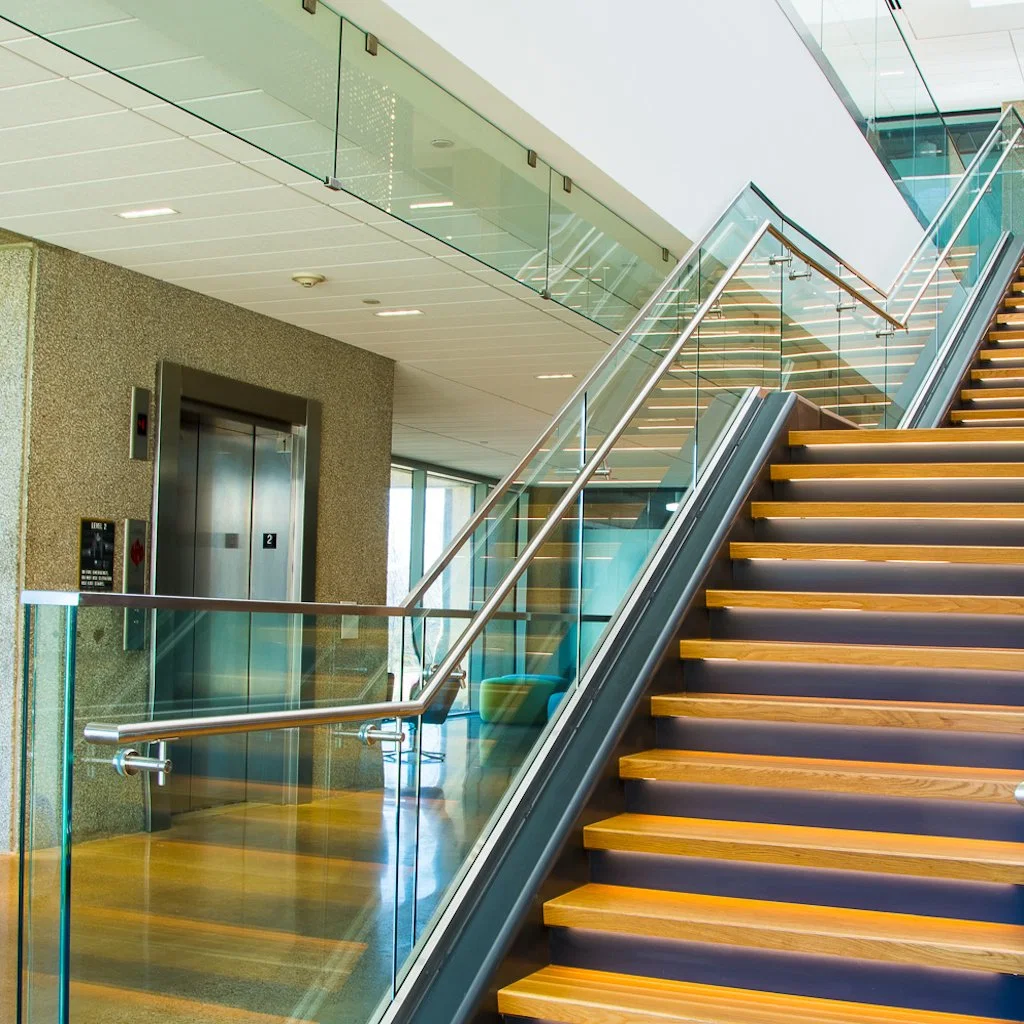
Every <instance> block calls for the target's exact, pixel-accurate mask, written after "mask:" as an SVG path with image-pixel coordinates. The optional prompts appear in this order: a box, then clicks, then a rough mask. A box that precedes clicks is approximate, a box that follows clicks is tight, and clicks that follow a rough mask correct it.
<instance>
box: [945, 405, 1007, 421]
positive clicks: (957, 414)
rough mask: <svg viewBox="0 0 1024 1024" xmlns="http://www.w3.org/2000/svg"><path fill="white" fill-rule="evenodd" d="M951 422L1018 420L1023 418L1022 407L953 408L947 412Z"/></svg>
mask: <svg viewBox="0 0 1024 1024" xmlns="http://www.w3.org/2000/svg"><path fill="white" fill-rule="evenodd" d="M949 418H950V420H952V422H953V423H977V422H979V421H981V420H999V421H1008V420H1019V419H1022V418H1024V409H1013V408H1007V407H1005V406H1004V407H1002V408H1001V409H954V410H953V411H952V412H951V413H950V414H949Z"/></svg>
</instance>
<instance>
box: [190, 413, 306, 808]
mask: <svg viewBox="0 0 1024 1024" xmlns="http://www.w3.org/2000/svg"><path fill="white" fill-rule="evenodd" d="M178 480H179V488H178V498H179V500H178V515H177V522H178V524H179V550H180V552H181V556H182V559H183V563H184V564H183V565H182V570H183V571H182V574H181V579H182V581H183V585H184V588H185V590H186V592H187V593H190V594H192V595H194V596H196V597H219V598H235V599H243V600H245V599H254V600H279V601H286V600H289V599H290V598H291V597H292V596H293V590H294V586H293V579H294V554H295V552H294V550H293V549H294V547H295V546H296V544H295V538H294V532H295V531H294V522H293V519H294V516H293V509H294V508H295V500H294V495H295V492H296V486H297V485H296V480H295V474H294V473H293V466H292V436H291V432H290V430H289V429H288V428H285V427H282V428H281V429H275V428H274V427H272V426H268V425H264V424H256V423H246V422H244V421H243V420H241V419H236V418H234V417H233V416H231V415H229V414H219V413H216V412H213V411H211V410H199V409H194V408H186V409H185V410H184V411H183V413H182V422H181V438H180V446H179V468H178ZM290 618H291V617H290V616H287V615H279V616H278V615H268V614H266V613H261V614H260V615H258V616H251V615H249V614H248V613H245V612H220V611H218V612H206V613H198V614H195V615H194V616H193V617H192V618H191V621H190V624H189V627H188V629H187V634H189V635H185V636H179V637H178V638H177V640H176V643H177V644H178V645H180V647H182V648H183V654H184V655H185V656H184V658H179V659H178V666H179V669H178V680H177V685H176V686H175V690H176V693H175V698H176V703H178V704H179V706H180V705H181V704H185V705H186V706H187V708H188V712H187V713H188V714H191V715H216V714H232V713H239V712H249V711H260V710H270V709H278V708H286V707H292V706H295V703H296V700H297V693H296V686H295V680H296V678H297V675H298V673H297V672H296V666H295V665H293V664H292V658H291V656H290V653H289V652H290V651H291V650H293V649H294V645H292V644H290V643H289V642H288V636H289V632H288V631H289V625H290V623H289V620H290ZM179 710H181V709H180V707H179ZM171 756H172V759H173V760H174V763H175V771H174V773H173V775H172V778H173V780H174V782H173V792H172V794H170V795H171V797H172V800H171V805H172V811H174V812H179V813H180V812H182V811H186V810H199V809H202V808H208V807H215V806H218V805H221V804H225V803H234V802H238V801H242V800H252V799H257V800H260V799H264V800H283V799H288V793H289V790H290V788H291V787H292V786H294V780H295V760H296V752H295V750H294V749H293V737H292V735H291V734H290V733H287V732H284V731H275V732H264V733H253V734H251V735H245V734H237V735H228V736H214V737H209V738H207V739H193V740H192V741H191V742H188V743H186V742H181V743H176V744H173V745H172V751H171Z"/></svg>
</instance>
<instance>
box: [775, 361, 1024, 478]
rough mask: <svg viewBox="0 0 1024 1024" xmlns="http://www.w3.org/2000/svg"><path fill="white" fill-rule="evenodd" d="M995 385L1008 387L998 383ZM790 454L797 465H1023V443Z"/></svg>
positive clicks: (805, 448)
mask: <svg viewBox="0 0 1024 1024" xmlns="http://www.w3.org/2000/svg"><path fill="white" fill-rule="evenodd" d="M1022 377H1024V372H1022ZM998 386H999V387H1008V386H1009V385H1007V384H1006V383H1005V382H1000V383H999V384H998ZM851 436H852V437H857V436H858V435H856V434H853V433H851ZM790 452H791V455H792V460H793V462H800V463H808V462H813V463H822V462H842V463H850V462H853V463H857V462H1024V444H1016V443H1010V444H1006V443H999V444H974V443H950V444H840V445H837V444H825V445H797V446H796V447H794V448H791V449H790Z"/></svg>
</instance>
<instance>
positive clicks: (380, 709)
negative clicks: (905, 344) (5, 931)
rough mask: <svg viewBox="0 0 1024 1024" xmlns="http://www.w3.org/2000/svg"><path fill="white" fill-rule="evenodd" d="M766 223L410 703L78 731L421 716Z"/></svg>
mask: <svg viewBox="0 0 1024 1024" xmlns="http://www.w3.org/2000/svg"><path fill="white" fill-rule="evenodd" d="M775 233H776V232H775V230H774V229H773V226H772V224H771V222H770V221H768V220H766V221H764V222H763V223H762V224H761V225H760V227H759V228H758V229H757V230H756V231H755V232H754V234H753V236H752V237H751V238H750V240H749V241H748V242H747V243H746V245H745V246H744V247H743V249H742V250H741V252H740V253H739V255H738V256H737V257H736V259H735V260H734V261H733V263H732V264H731V265H730V266H729V269H728V270H727V271H726V273H725V274H723V275H722V277H721V278H720V279H719V281H718V282H717V283H716V284H715V286H714V287H713V288H712V289H711V292H710V293H709V294H708V296H707V298H706V299H705V300H704V301H703V302H702V303H701V305H700V306H699V307H698V308H697V310H696V312H695V313H694V315H693V317H692V319H691V320H690V322H689V324H687V326H686V328H685V329H684V330H683V331H682V332H681V333H680V334H679V336H678V337H677V338H676V340H675V341H674V342H673V343H672V345H670V346H669V348H668V350H667V351H666V352H665V354H664V356H663V357H662V360H661V362H660V363H659V365H658V368H657V369H656V370H655V371H654V373H652V374H651V375H650V377H649V378H648V379H647V382H646V383H645V384H644V386H643V387H642V388H641V389H640V391H639V392H638V393H637V394H636V396H634V398H633V400H632V402H630V404H629V407H628V408H627V409H626V411H625V412H624V413H623V414H622V416H621V417H620V418H619V420H618V422H617V423H616V424H615V426H614V427H613V428H612V429H611V430H610V431H609V432H608V434H607V435H606V436H605V439H604V440H603V441H602V442H601V444H600V445H598V447H597V448H596V449H595V450H594V452H593V454H592V455H591V456H590V457H589V458H588V459H587V461H586V463H585V464H584V466H583V467H582V469H581V470H580V472H579V475H578V476H577V477H576V478H575V479H574V480H573V481H572V483H571V484H570V485H569V486H568V487H567V488H566V490H565V491H564V493H563V494H562V496H561V498H560V499H559V501H558V502H557V503H556V504H555V506H554V508H552V510H551V512H550V513H549V515H548V517H547V519H545V521H544V522H543V523H542V524H541V526H540V528H539V529H538V530H537V532H536V533H535V534H534V536H533V537H532V538H531V539H530V541H529V543H528V544H527V545H526V547H525V548H524V549H523V551H522V553H521V554H520V555H519V556H518V557H517V559H516V561H515V562H514V563H513V565H512V567H511V568H510V570H509V571H508V572H507V573H506V574H505V576H504V577H503V578H502V580H501V582H500V583H499V584H498V586H497V587H495V589H494V591H493V592H492V593H491V595H490V596H489V597H488V598H487V600H486V601H485V602H484V603H483V605H482V606H481V607H480V609H479V610H478V611H477V612H476V613H475V614H474V616H473V618H472V619H471V620H470V622H469V624H468V625H467V626H466V628H465V629H464V630H463V631H462V633H460V634H459V637H458V639H457V640H456V641H455V643H454V644H453V646H452V648H451V650H449V652H448V653H447V654H446V655H445V657H444V658H443V659H442V660H441V662H440V663H439V664H438V665H437V667H436V669H435V670H434V671H433V672H432V673H431V676H430V678H429V680H428V681H427V683H426V685H425V686H424V688H423V690H422V691H421V693H420V695H419V696H418V697H417V698H416V699H415V700H405V701H386V702H379V703H372V704H353V705H349V706H342V707H330V708H319V709H316V708H313V709H310V708H297V709H294V710H289V711H263V712H256V713H253V714H237V715H211V716H206V717H201V718H178V719H156V720H152V721H145V722H131V723H125V724H120V725H116V724H110V723H102V722H90V723H89V724H88V725H86V727H85V731H84V735H85V738H86V739H87V740H88V741H89V742H91V743H98V744H115V745H118V744H122V743H129V742H143V741H147V740H148V741H153V740H160V739H184V738H187V737H190V736H213V735H222V734H225V733H236V732H260V731H265V730H268V729H287V728H295V727H297V726H311V725H327V724H331V723H334V722H354V721H366V720H368V719H377V718H388V719H391V718H415V717H418V716H419V715H422V714H423V713H424V712H425V711H426V710H427V709H428V708H429V707H430V706H431V704H433V702H434V701H435V700H436V699H437V697H438V696H439V695H440V693H441V690H442V688H443V687H444V686H445V684H446V683H447V682H448V678H449V676H450V675H451V673H452V672H453V671H454V670H455V668H456V667H457V666H458V664H459V663H460V662H461V661H462V659H463V658H464V657H465V656H466V654H467V653H468V652H469V649H470V647H471V646H472V645H473V643H474V641H475V640H476V639H477V637H478V636H479V635H480V633H481V632H483V630H484V628H485V627H486V625H487V623H488V622H489V621H490V620H491V619H492V618H493V617H494V616H495V614H496V613H497V612H498V609H499V608H500V607H501V605H502V603H503V602H504V601H505V600H506V598H507V597H508V595H509V594H510V593H511V591H512V588H513V587H514V586H515V585H516V583H517V582H518V580H519V578H520V576H522V574H523V573H524V572H525V571H526V568H527V566H528V565H529V564H530V562H532V561H533V558H534V556H535V555H536V554H537V552H538V551H539V550H540V548H541V547H542V546H543V545H544V544H545V543H546V542H547V540H548V538H549V537H550V536H551V534H552V533H553V532H554V530H555V528H556V527H557V526H558V525H559V524H560V523H561V521H562V519H563V517H564V515H565V513H566V512H567V511H568V509H569V507H570V506H571V505H572V503H573V502H574V501H575V500H576V499H577V497H579V495H580V493H581V492H582V491H583V488H584V487H586V485H587V483H588V482H589V481H590V479H591V477H592V476H593V475H594V474H595V473H596V472H597V470H598V468H599V467H600V466H601V464H602V463H603V462H604V460H605V459H606V458H607V456H608V453H609V452H610V451H611V450H612V448H614V447H615V444H616V442H617V441H618V439H619V438H620V437H621V435H622V433H623V432H624V431H625V429H626V427H628V426H629V424H630V423H631V422H632V421H633V418H634V417H635V416H636V414H637V412H639V411H640V409H641V408H643V405H644V403H645V402H646V401H647V400H648V398H649V397H650V396H651V394H652V392H653V391H654V389H655V388H656V387H657V386H658V384H659V383H660V381H661V380H662V378H663V377H664V376H665V374H666V373H667V372H668V371H669V370H670V369H671V368H672V365H673V364H674V363H675V360H676V358H677V357H678V355H679V352H680V350H681V349H682V347H683V345H685V344H686V342H687V341H688V340H689V339H690V337H691V336H692V335H693V333H694V332H695V331H696V330H697V329H698V327H699V326H700V324H701V321H702V320H703V319H704V317H705V315H706V314H707V313H708V311H709V310H710V309H711V307H712V306H713V305H714V304H715V303H716V302H717V301H718V300H719V299H720V298H721V295H722V292H723V291H725V288H726V286H727V285H728V284H729V283H730V281H731V280H732V279H733V277H734V276H735V275H736V274H737V273H738V272H739V270H740V268H741V267H742V266H743V264H744V263H746V261H747V259H748V258H749V257H750V255H751V253H752V252H753V251H754V249H755V248H756V247H757V245H758V243H759V242H760V241H761V239H762V238H764V237H765V236H766V235H768V234H775Z"/></svg>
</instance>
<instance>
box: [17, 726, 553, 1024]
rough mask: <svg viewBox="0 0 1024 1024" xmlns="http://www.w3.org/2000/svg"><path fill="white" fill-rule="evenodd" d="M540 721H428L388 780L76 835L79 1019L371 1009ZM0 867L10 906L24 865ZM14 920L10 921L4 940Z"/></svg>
mask: <svg viewBox="0 0 1024 1024" xmlns="http://www.w3.org/2000/svg"><path fill="white" fill-rule="evenodd" d="M538 731H539V730H538V729H536V728H523V727H504V728H499V729H495V728H493V727H489V726H487V725H484V724H482V723H481V722H480V721H479V719H478V718H477V717H476V716H464V717H456V718H451V719H449V720H448V721H446V722H445V723H444V724H443V725H440V726H430V725H428V726H424V727H423V729H422V731H421V732H420V734H419V735H418V736H416V737H415V743H417V744H418V745H419V746H420V747H421V748H422V750H424V751H427V752H429V753H431V754H434V755H436V756H435V757H432V758H428V759H424V760H423V762H422V763H419V762H418V760H417V759H416V758H414V757H410V756H408V755H406V756H405V757H403V758H402V759H401V760H398V759H393V760H391V761H386V760H384V759H383V756H382V761H381V766H380V769H381V773H380V778H381V779H382V780H383V785H382V786H379V787H377V788H374V789H371V790H352V789H338V790H336V791H333V792H326V791H324V790H322V789H321V790H319V791H314V793H313V799H311V800H310V801H309V802H307V803H302V804H297V805H296V804H292V805H282V804H279V803H258V802H252V801H250V802H248V803H240V804H232V805H228V806H222V807H218V808H216V809H213V810H208V811H200V812H194V813H190V814H186V815H181V816H179V817H177V818H175V819H174V823H173V825H172V827H171V828H170V829H169V830H167V831H163V832H154V833H137V834H132V835H121V836H116V837H108V838H103V839H98V840H94V841H90V842H82V843H78V844H76V845H75V847H74V851H73V858H72V893H73V902H72V935H71V938H72V971H73V983H72V989H71V1020H72V1022H73V1024H106V1022H114V1021H117V1022H120V1021H124V1020H127V1019H131V1020H132V1021H133V1022H142V1024H147V1022H148V1021H150V1020H152V1021H154V1022H155V1021H157V1020H158V1019H159V1021H160V1022H161V1024H179V1022H181V1024H185V1022H189V1024H195V1022H203V1021H211V1022H212V1021H238V1022H253V1024H271V1022H276V1021H281V1022H284V1021H289V1020H307V1021H318V1022H321V1024H364V1022H365V1021H366V1020H367V1019H368V1018H369V1017H370V1016H371V1014H372V1011H373V1009H374V1007H375V1006H376V1005H377V1004H378V1003H379V1001H380V1000H381V999H382V998H386V997H388V996H389V994H390V992H391V989H392V985H393V984H394V980H395V976H396V973H397V972H400V971H401V969H402V966H403V964H404V962H405V960H406V958H407V956H408V954H409V951H410V949H411V947H412V946H413V944H414V942H415V940H416V938H417V937H418V936H420V935H422V934H423V933H424V931H425V929H426V928H427V927H428V925H429V922H430V919H431V917H432V915H433V914H434V913H435V912H436V911H437V910H438V909H439V907H440V906H441V905H442V903H443V899H444V894H445V892H446V890H447V889H448V886H449V883H450V882H451V880H452V878H453V877H454V876H455V874H456V873H457V872H458V870H459V868H460V866H461V864H462V862H463V860H464V858H465V856H466V854H467V852H468V851H469V850H471V848H472V847H473V844H474V843H475V842H477V840H478V839H479V838H480V835H481V831H482V829H483V827H484V825H485V824H486V822H487V819H488V818H489V817H490V815H491V813H492V812H493V811H494V809H495V807H496V806H497V805H498V803H499V802H500V800H501V798H502V796H503V795H504V793H505V790H506V788H507V786H508V783H509V781H510V780H511V779H512V778H513V777H514V775H515V773H516V771H517V770H518V768H519V766H520V764H521V763H522V761H523V758H524V757H525V755H526V754H527V753H528V751H529V749H530V747H531V745H532V743H533V741H534V740H535V738H536V736H537V733H538ZM346 742H348V741H346ZM12 863H13V860H12ZM56 868H57V864H56V856H55V851H53V850H42V851H38V852H37V853H36V854H35V855H34V859H33V861H32V862H31V863H30V865H29V869H30V874H32V875H33V876H34V877H36V878H37V879H39V880H40V883H42V881H43V880H44V879H46V878H51V879H52V878H53V877H54V874H55V870H56ZM3 881H4V883H5V887H4V893H5V895H6V899H7V907H8V908H9V912H8V913H7V914H5V915H4V917H5V921H6V922H12V921H14V920H15V917H16V913H15V907H16V900H15V899H14V896H15V888H16V871H11V870H10V869H9V868H8V871H7V875H6V877H5V878H4V879H3ZM44 889H45V890H46V892H47V893H52V887H51V886H43V885H42V884H40V885H39V887H38V888H37V896H38V898H37V899H36V900H35V903H34V921H33V936H34V940H33V941H34V944H33V958H32V959H33V972H32V976H31V986H32V991H33V999H34V1004H35V1007H36V1009H37V1011H38V1016H35V1015H34V1016H35V1019H30V1020H29V1021H28V1022H27V1024H39V1022H42V1021H43V1020H44V1016H45V1013H46V1012H48V1010H47V1007H48V1006H50V1004H51V1003H52V1001H53V999H54V998H55V992H56V963H57V959H56V951H57V950H56V937H57V918H58V906H57V901H56V900H55V899H54V898H53V896H52V895H46V896H44V895H43V893H44ZM13 930H14V925H12V924H8V925H7V928H6V930H5V931H3V932H0V936H2V937H4V938H5V939H6V942H7V948H6V950H5V952H7V953H8V954H13V945H14V936H13V934H11V933H12V932H13ZM5 962H6V963H8V964H11V963H12V962H13V956H12V955H8V956H7V957H6V959H5ZM9 977H10V968H8V979H9ZM8 984H10V982H9V981H8ZM3 1005H4V1006H5V1007H10V1006H12V1005H13V993H12V994H11V996H10V998H8V997H7V995H6V994H5V997H4V1000H3ZM47 1024H49V1022H48V1021H47Z"/></svg>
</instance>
